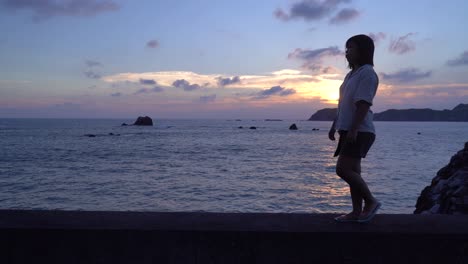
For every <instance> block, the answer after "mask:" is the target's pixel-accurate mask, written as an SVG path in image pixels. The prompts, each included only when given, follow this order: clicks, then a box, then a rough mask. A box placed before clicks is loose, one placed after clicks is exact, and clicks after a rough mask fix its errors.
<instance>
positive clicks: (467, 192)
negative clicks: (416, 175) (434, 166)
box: [414, 142, 468, 214]
mask: <svg viewBox="0 0 468 264" xmlns="http://www.w3.org/2000/svg"><path fill="white" fill-rule="evenodd" d="M414 213H415V214H468V142H466V143H465V147H464V149H462V150H460V151H458V153H457V154H455V155H454V156H453V157H452V158H451V159H450V163H449V164H448V165H447V166H445V167H443V168H442V169H440V170H439V171H438V172H437V176H436V177H435V178H434V179H432V182H431V185H430V186H427V187H426V188H424V190H423V191H422V192H421V195H420V196H419V198H418V201H417V203H416V210H415V211H414Z"/></svg>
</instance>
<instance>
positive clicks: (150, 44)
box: [146, 39, 159, 49]
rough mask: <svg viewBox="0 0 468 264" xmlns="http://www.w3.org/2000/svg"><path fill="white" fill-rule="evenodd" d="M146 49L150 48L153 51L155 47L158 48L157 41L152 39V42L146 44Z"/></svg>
mask: <svg viewBox="0 0 468 264" xmlns="http://www.w3.org/2000/svg"><path fill="white" fill-rule="evenodd" d="M146 47H147V48H150V49H155V48H157V47H159V41H157V40H155V39H153V40H150V41H148V42H147V43H146Z"/></svg>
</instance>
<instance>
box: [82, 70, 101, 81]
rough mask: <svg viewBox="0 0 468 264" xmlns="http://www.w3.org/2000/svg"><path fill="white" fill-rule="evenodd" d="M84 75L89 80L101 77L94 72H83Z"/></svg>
mask: <svg viewBox="0 0 468 264" xmlns="http://www.w3.org/2000/svg"><path fill="white" fill-rule="evenodd" d="M84 75H85V76H86V77H88V78H90V79H99V78H101V75H100V74H99V73H96V72H94V71H92V70H86V71H85V72H84Z"/></svg>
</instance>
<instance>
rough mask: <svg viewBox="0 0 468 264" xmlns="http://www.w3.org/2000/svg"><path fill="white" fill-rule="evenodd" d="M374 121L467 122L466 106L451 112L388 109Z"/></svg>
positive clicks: (460, 106) (467, 112) (467, 107)
mask: <svg viewBox="0 0 468 264" xmlns="http://www.w3.org/2000/svg"><path fill="white" fill-rule="evenodd" d="M374 120H376V121H458V122H466V121H468V104H459V105H457V106H456V107H455V108H453V109H452V110H432V109H429V108H426V109H403V110H395V109H390V110H387V111H384V112H382V113H377V114H375V115H374Z"/></svg>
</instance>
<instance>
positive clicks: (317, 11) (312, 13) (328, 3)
mask: <svg viewBox="0 0 468 264" xmlns="http://www.w3.org/2000/svg"><path fill="white" fill-rule="evenodd" d="M350 2H351V0H325V1H319V0H302V1H299V2H297V3H294V4H293V5H292V6H291V8H290V9H289V13H288V12H285V11H284V10H282V9H281V8H278V9H276V10H275V12H274V13H273V15H274V16H275V17H276V18H278V19H280V20H283V21H289V20H292V19H304V20H305V21H319V20H322V19H324V18H326V17H328V16H331V15H332V14H333V13H334V12H335V11H336V10H337V9H338V7H339V6H340V5H341V4H346V3H350ZM358 15H359V12H358V11H357V10H356V9H352V8H345V9H342V10H341V11H340V12H338V13H337V14H335V15H334V16H333V18H332V19H331V20H330V23H334V24H339V23H344V22H348V21H350V20H352V19H354V18H356V17H357V16H358Z"/></svg>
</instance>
